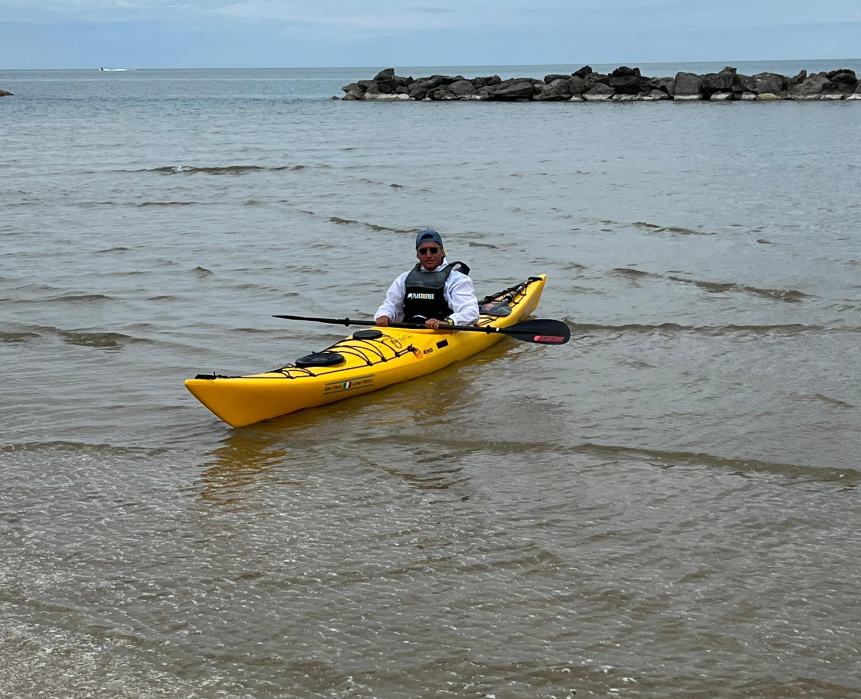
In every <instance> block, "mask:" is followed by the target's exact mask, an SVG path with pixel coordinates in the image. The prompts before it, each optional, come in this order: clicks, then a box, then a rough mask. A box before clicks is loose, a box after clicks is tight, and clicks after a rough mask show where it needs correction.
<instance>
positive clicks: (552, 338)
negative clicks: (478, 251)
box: [272, 315, 571, 345]
mask: <svg viewBox="0 0 861 699" xmlns="http://www.w3.org/2000/svg"><path fill="white" fill-rule="evenodd" d="M272 317H273V318H284V319H286V320H306V321H311V322H314V323H329V324H332V325H371V326H376V323H375V322H374V321H373V320H354V319H351V318H312V317H309V316H291V315H273V316H272ZM381 327H382V326H381ZM385 327H390V328H408V329H410V330H430V329H431V328H428V327H426V326H424V325H420V324H418V323H389V324H388V326H385ZM439 330H440V331H443V332H444V331H449V330H457V331H461V332H475V333H485V334H487V335H490V334H492V333H499V334H501V335H510V336H511V337H513V338H515V339H517V340H520V341H522V342H533V343H535V344H538V345H564V344H565V343H566V342H568V340H569V339H571V328H569V327H568V326H567V325H566V324H565V323H563V322H562V321H561V320H551V319H546V318H536V319H533V320H525V321H523V322H522V323H515V324H514V325H509V326H508V327H506V328H498V327H495V326H492V325H490V326H486V327H482V326H480V325H445V326H442V327H441V328H439Z"/></svg>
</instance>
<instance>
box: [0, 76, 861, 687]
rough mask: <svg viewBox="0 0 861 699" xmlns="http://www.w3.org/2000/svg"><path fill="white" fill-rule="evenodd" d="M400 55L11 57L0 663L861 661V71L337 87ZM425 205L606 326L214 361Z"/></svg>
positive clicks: (731, 668) (66, 674) (415, 677)
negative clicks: (431, 353)
mask: <svg viewBox="0 0 861 699" xmlns="http://www.w3.org/2000/svg"><path fill="white" fill-rule="evenodd" d="M730 63H731V62H730ZM731 64H732V63H731ZM578 67H579V66H571V67H570V68H569V70H574V69H576V68H578ZM595 67H596V68H597V69H600V67H599V66H595ZM721 67H722V64H721V65H718V66H716V69H720V68H721ZM737 67H738V68H739V71H740V72H745V73H753V72H757V69H751V68H749V67H746V66H745V65H744V64H738V65H737ZM839 67H849V68H854V69H855V70H856V71H858V72H861V64H859V62H858V61H833V62H826V64H824V65H821V66H817V65H816V64H815V63H814V62H801V65H796V64H794V63H793V64H791V65H789V64H780V63H777V64H771V65H763V66H760V67H758V70H773V71H775V72H780V73H783V74H792V73H794V72H797V70H799V69H801V68H807V69H808V70H819V69H833V68H839ZM560 68H561V67H559V66H549V67H536V66H521V67H496V68H494V67H490V70H486V69H484V68H475V69H473V70H471V71H470V69H469V68H468V67H465V68H458V69H451V68H447V69H443V70H436V69H420V70H421V72H422V73H427V74H430V73H432V72H447V73H452V72H462V73H463V74H469V75H478V74H488V73H489V72H490V73H492V72H496V73H499V74H500V75H503V76H513V75H518V74H524V75H531V76H536V77H540V76H541V75H542V74H543V73H544V72H547V73H551V72H556V71H557V70H559V69H560ZM611 68H612V66H611ZM685 68H690V69H691V70H694V71H696V72H704V71H705V70H707V69H708V68H706V67H703V66H701V65H699V64H697V65H693V66H678V65H673V66H666V70H660V69H657V68H656V69H650V70H649V72H650V74H654V75H661V74H672V73H673V72H675V71H676V70H682V69H685ZM399 72H404V73H406V72H407V71H406V70H404V71H401V70H400V69H399ZM413 72H414V74H416V75H418V74H419V70H415V71H413ZM644 72H645V71H644ZM372 73H373V71H371V70H361V69H350V70H346V69H345V70H335V69H329V70H317V71H313V70H302V71H299V70H297V71H129V72H127V73H109V74H104V73H99V72H98V71H89V72H86V71H53V72H52V71H32V72H31V71H6V72H3V71H0V88H2V89H6V90H9V91H10V92H13V93H14V97H10V98H3V100H0V148H2V152H3V154H4V159H3V163H2V164H0V241H2V247H0V299H2V304H0V360H2V362H3V365H4V366H5V367H6V378H5V380H4V385H3V398H4V400H3V401H2V403H0V418H2V424H3V432H2V434H3V440H2V445H0V473H2V475H3V486H2V490H0V493H2V495H0V534H2V538H0V626H2V629H3V631H2V635H0V657H2V658H3V659H4V662H3V663H0V694H2V695H4V696H36V695H39V694H40V693H41V694H43V695H45V696H93V697H150V696H152V697H155V696H188V697H215V696H228V697H245V696H248V697H270V696H271V697H276V696H278V697H412V696H463V697H485V696H491V695H492V696H495V697H498V698H499V699H503V698H504V697H524V698H527V697H551V696H555V697H567V696H621V697H624V696H627V697H655V696H660V697H691V696H722V697H749V696H766V697H800V696H816V697H835V698H836V697H847V696H854V695H856V694H861V672H859V669H858V668H859V667H861V649H859V646H858V641H857V639H858V638H859V637H861V612H859V611H858V605H857V591H858V589H859V584H861V572H859V567H858V564H857V561H858V560H859V559H861V545H859V543H858V535H857V530H858V526H859V524H860V523H861V506H859V490H858V485H859V482H861V462H859V456H858V455H859V453H861V437H859V429H858V428H859V425H861V388H859V383H858V376H859V373H861V372H859V353H858V343H859V340H861V244H859V233H858V219H859V214H861V204H859V200H858V192H859V191H861V165H859V164H858V162H857V156H856V155H855V154H857V153H858V152H861V130H859V129H858V124H859V119H861V106H859V105H858V104H857V103H839V102H828V103H826V102H822V103H793V102H781V103H773V104H771V103H770V104H672V103H655V104H633V105H632V104H614V105H608V104H567V103H564V104H560V103H544V104H495V103H481V102H475V103H443V104H438V103H398V104H387V103H384V104H381V103H345V102H340V101H332V100H330V99H328V97H329V96H330V95H334V94H339V92H340V86H341V85H345V84H347V83H348V82H351V81H353V80H355V79H360V78H365V77H372ZM425 225H432V226H434V227H436V228H438V229H439V230H440V231H441V233H442V235H443V237H444V239H445V241H446V246H447V249H448V251H449V253H450V256H451V257H452V258H454V259H461V260H464V261H466V262H467V263H468V264H470V266H471V267H472V270H473V271H472V276H473V278H474V280H475V283H476V287H477V289H478V291H479V293H481V294H483V293H488V292H491V291H495V290H497V289H498V288H501V287H503V286H507V285H510V284H511V283H513V282H516V281H519V280H520V279H522V278H524V277H525V276H527V275H529V274H535V273H539V272H544V273H547V274H548V275H549V282H548V285H547V287H546V289H545V292H544V297H543V299H542V302H541V304H540V306H539V311H538V313H537V315H538V316H539V317H546V318H560V319H563V320H565V321H566V322H568V323H569V324H570V326H571V329H572V341H571V343H570V344H568V345H565V346H562V347H549V346H536V345H530V344H523V343H517V342H515V341H513V340H506V341H503V342H501V343H500V344H498V345H496V346H495V347H493V348H492V349H490V350H488V351H487V352H485V353H483V354H481V355H479V356H476V357H475V358H473V359H472V360H470V361H469V362H465V363H462V364H459V365H455V366H452V367H450V368H448V369H446V370H444V371H443V372H440V373H439V374H436V375H433V376H429V377H425V378H423V379H419V380H416V381H413V382H409V383H406V384H402V385H399V386H396V387H392V388H390V389H387V390H384V391H381V392H378V393H374V394H370V395H366V396H361V397H357V398H354V399H351V400H347V401H343V402H340V403H336V404H333V405H330V406H327V407H324V408H319V409H313V410H307V411H304V412H301V413H296V414H294V415H291V416H288V417H285V418H282V419H279V420H274V421H271V422H267V423H262V424H259V425H255V426H252V427H249V428H243V429H240V430H231V429H229V428H227V427H226V426H224V425H223V424H222V423H220V422H219V421H218V420H217V419H216V418H215V417H214V416H212V415H211V414H210V413H208V412H207V411H206V410H205V409H204V408H203V407H202V406H201V405H199V404H198V403H197V402H196V401H195V400H194V398H193V397H192V396H191V395H190V394H188V393H187V392H186V391H185V390H184V388H183V386H182V380H183V379H184V378H187V377H189V376H193V375H194V374H196V373H198V372H210V371H217V372H219V373H225V374H238V373H248V372H256V371H261V370H265V369H272V368H274V367H276V366H281V365H283V364H284V363H286V362H290V361H293V360H294V359H296V358H297V357H299V356H302V355H304V354H307V353H308V352H309V351H312V350H320V349H323V348H325V347H326V346H327V345H329V344H331V343H332V342H334V341H336V340H337V339H339V338H340V337H342V336H343V335H344V334H345V332H346V329H345V328H340V329H339V328H338V327H337V326H325V325H314V324H306V323H289V322H287V321H282V320H277V319H274V318H272V317H271V315H272V314H274V313H294V314H306V315H315V316H333V317H344V316H350V317H365V316H370V314H372V313H373V311H374V309H375V308H376V306H377V304H378V303H379V301H380V300H381V298H382V295H383V293H384V291H385V288H386V286H387V285H388V283H389V282H390V281H391V279H392V278H393V277H394V276H395V275H396V274H397V273H398V272H400V271H403V269H405V268H406V266H407V265H409V264H410V263H411V260H412V250H411V248H412V241H413V238H414V231H415V229H416V228H417V227H420V226H425Z"/></svg>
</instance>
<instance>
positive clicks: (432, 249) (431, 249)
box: [416, 240, 445, 271]
mask: <svg viewBox="0 0 861 699" xmlns="http://www.w3.org/2000/svg"><path fill="white" fill-rule="evenodd" d="M444 256H445V252H444V251H443V249H442V245H440V244H438V243H435V242H433V241H432V240H426V241H425V242H423V243H422V244H421V245H419V246H418V248H417V249H416V257H417V258H419V262H421V264H422V267H424V268H425V269H428V270H430V271H433V270H435V269H436V268H437V267H439V266H440V265H441V264H442V258H443V257H444Z"/></svg>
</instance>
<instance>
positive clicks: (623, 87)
mask: <svg viewBox="0 0 861 699" xmlns="http://www.w3.org/2000/svg"><path fill="white" fill-rule="evenodd" d="M617 70H621V69H617ZM629 70H630V69H629ZM615 72H616V71H615V70H614V71H613V73H615ZM648 82H649V79H648V78H642V77H640V76H639V75H633V74H631V75H612V74H611V75H610V79H609V81H608V84H609V86H610V87H612V88H613V90H615V91H616V93H617V94H619V95H636V94H638V93H639V92H640V91H642V89H643V88H644V87H645V86H646V85H647V84H648Z"/></svg>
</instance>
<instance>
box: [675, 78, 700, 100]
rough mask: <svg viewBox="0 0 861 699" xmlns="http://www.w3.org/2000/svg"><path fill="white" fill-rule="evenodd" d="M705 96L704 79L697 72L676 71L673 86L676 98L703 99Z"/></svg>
mask: <svg viewBox="0 0 861 699" xmlns="http://www.w3.org/2000/svg"><path fill="white" fill-rule="evenodd" d="M702 98H703V81H702V78H701V77H700V76H699V75H697V74H696V73H684V72H682V73H676V80H675V85H674V87H673V99H674V100H701V99H702Z"/></svg>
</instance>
